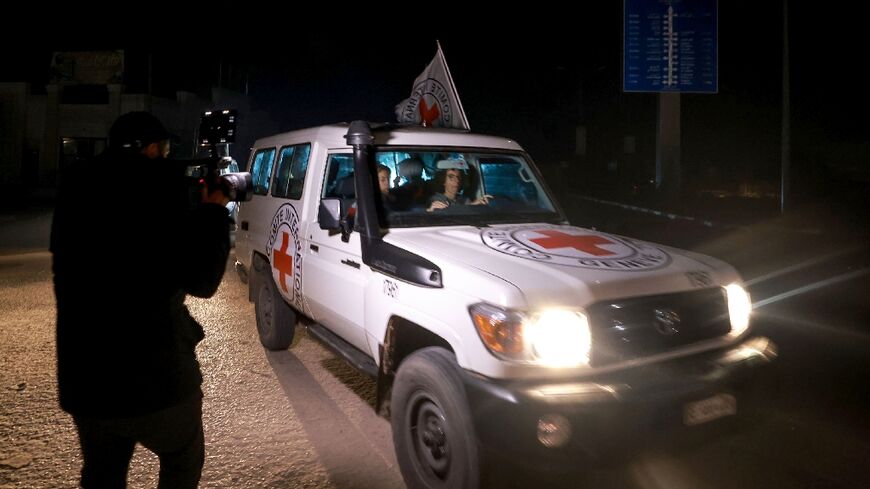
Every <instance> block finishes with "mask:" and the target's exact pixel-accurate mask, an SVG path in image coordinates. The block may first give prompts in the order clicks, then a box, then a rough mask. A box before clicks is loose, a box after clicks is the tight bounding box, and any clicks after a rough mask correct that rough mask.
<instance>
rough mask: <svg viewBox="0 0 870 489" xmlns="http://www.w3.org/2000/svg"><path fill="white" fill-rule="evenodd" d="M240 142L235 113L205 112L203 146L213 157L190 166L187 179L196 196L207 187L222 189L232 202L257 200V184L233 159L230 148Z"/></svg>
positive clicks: (201, 136)
mask: <svg viewBox="0 0 870 489" xmlns="http://www.w3.org/2000/svg"><path fill="white" fill-rule="evenodd" d="M235 140H236V111H235V109H228V110H219V111H206V112H203V114H202V117H201V118H200V124H199V138H198V142H199V146H200V147H205V148H208V152H209V155H208V156H207V157H203V158H196V159H193V160H189V161H188V162H187V166H188V168H187V171H186V174H187V176H188V177H189V178H190V179H191V181H192V182H193V185H192V190H191V191H192V192H194V191H197V192H198V190H199V189H201V188H202V186H203V185H204V186H205V187H206V188H207V189H215V188H220V189H221V190H223V192H224V194H226V196H227V197H229V199H230V200H231V201H235V202H245V201H248V200H251V197H252V196H253V183H252V179H251V174H250V173H249V172H239V171H233V170H237V169H238V166H237V165H236V162H235V160H233V159H232V157H230V156H229V145H230V143H233V142H235Z"/></svg>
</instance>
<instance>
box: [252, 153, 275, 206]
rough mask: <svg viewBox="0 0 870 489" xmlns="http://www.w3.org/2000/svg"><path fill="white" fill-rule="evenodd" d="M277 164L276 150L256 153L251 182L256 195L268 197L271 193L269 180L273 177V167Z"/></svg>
mask: <svg viewBox="0 0 870 489" xmlns="http://www.w3.org/2000/svg"><path fill="white" fill-rule="evenodd" d="M274 162H275V148H268V149H261V150H259V151H257V152H256V153H254V160H253V163H251V180H252V181H253V184H254V193H255V194H257V195H266V194H268V193H269V179H270V178H271V177H272V165H273V164H274Z"/></svg>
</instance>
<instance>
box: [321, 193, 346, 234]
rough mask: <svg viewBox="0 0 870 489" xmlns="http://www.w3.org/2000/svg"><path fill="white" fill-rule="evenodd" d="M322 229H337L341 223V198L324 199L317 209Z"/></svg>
mask: <svg viewBox="0 0 870 489" xmlns="http://www.w3.org/2000/svg"><path fill="white" fill-rule="evenodd" d="M317 222H318V223H320V229H328V230H330V231H335V230H337V229H338V228H339V227H340V225H341V199H323V200H321V201H320V207H319V208H318V209H317Z"/></svg>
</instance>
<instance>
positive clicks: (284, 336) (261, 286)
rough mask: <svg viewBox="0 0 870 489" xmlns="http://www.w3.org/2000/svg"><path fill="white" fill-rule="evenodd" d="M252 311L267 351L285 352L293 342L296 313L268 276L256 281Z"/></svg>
mask: <svg viewBox="0 0 870 489" xmlns="http://www.w3.org/2000/svg"><path fill="white" fill-rule="evenodd" d="M255 300H256V302H255V305H254V309H255V311H256V315H257V333H258V334H259V336H260V343H262V344H263V346H264V347H266V349H267V350H273V351H275V350H286V349H287V347H289V346H290V343H292V342H293V334H294V332H295V330H296V312H295V311H293V309H292V308H291V307H290V306H289V305H288V304H287V302H286V301H285V300H284V298H283V297H282V296H281V293H280V292H278V288H277V287H275V281H274V280H273V279H272V277H271V276H269V275H264V276H261V277H259V278H258V280H257V293H256V297H255Z"/></svg>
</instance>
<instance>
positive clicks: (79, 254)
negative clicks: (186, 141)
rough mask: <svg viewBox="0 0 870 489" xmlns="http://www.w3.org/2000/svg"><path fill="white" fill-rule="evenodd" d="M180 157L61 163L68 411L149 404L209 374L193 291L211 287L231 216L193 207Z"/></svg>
mask: <svg viewBox="0 0 870 489" xmlns="http://www.w3.org/2000/svg"><path fill="white" fill-rule="evenodd" d="M182 168H183V167H182V166H180V165H178V164H177V163H171V162H170V161H168V160H162V159H158V160H150V159H148V158H145V157H144V156H141V155H138V154H136V155H130V154H115V153H112V152H107V153H104V154H103V155H101V156H98V157H96V158H94V159H93V160H91V161H88V162H84V163H80V164H75V165H73V166H71V167H70V168H69V169H68V170H67V171H65V172H64V175H63V178H62V181H61V184H60V186H59V188H58V199H57V206H56V208H55V212H54V220H53V222H52V229H51V244H50V250H51V252H52V258H53V261H52V269H53V271H54V288H55V297H56V299H57V374H58V388H59V396H60V405H61V407H62V408H63V409H64V410H65V411H68V412H69V413H71V414H73V415H79V416H89V417H103V418H109V417H122V416H134V415H139V414H144V413H148V412H153V411H156V410H159V409H162V408H165V407H168V406H171V405H173V404H177V403H178V402H179V401H182V400H183V399H185V398H186V397H188V396H190V395H193V394H194V393H195V392H196V391H197V390H198V389H199V385H200V384H201V383H202V375H201V373H200V370H199V363H198V362H197V360H196V354H195V351H194V349H195V347H196V344H197V343H198V342H199V341H200V340H202V338H203V330H202V327H201V326H200V325H199V324H198V323H197V322H196V320H194V319H193V318H192V317H191V316H190V314H189V313H188V310H187V307H186V306H185V305H184V299H185V297H186V294H191V295H194V296H197V297H210V296H212V295H213V294H214V293H215V291H216V290H217V287H218V285H219V284H220V281H221V279H222V277H223V273H224V270H225V268H226V261H227V256H228V254H229V223H230V220H229V216H228V214H227V210H226V209H225V208H224V207H222V206H219V205H215V204H204V205H201V206H198V207H196V208H191V207H190V206H189V205H188V200H189V198H188V196H189V192H188V184H187V182H186V181H185V179H184V178H183V172H182Z"/></svg>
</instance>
